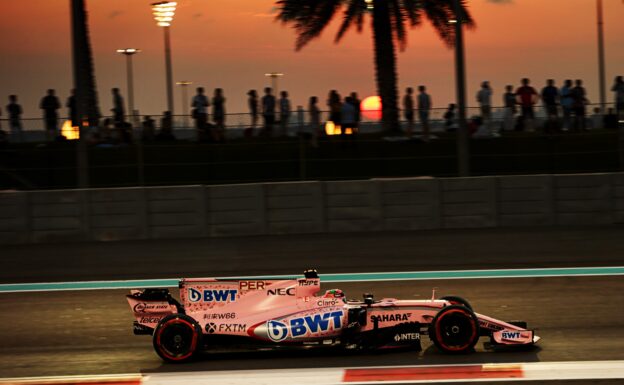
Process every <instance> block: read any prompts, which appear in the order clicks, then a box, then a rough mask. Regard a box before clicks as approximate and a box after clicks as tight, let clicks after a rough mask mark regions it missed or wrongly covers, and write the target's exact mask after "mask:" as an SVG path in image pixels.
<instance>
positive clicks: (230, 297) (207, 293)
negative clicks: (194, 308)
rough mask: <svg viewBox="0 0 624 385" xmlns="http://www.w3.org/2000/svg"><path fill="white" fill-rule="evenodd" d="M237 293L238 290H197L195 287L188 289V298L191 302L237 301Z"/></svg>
mask: <svg viewBox="0 0 624 385" xmlns="http://www.w3.org/2000/svg"><path fill="white" fill-rule="evenodd" d="M236 294H238V290H234V289H226V290H215V289H210V290H208V289H206V290H202V291H200V290H197V289H193V288H189V289H188V298H189V301H191V302H199V301H203V302H227V301H236Z"/></svg>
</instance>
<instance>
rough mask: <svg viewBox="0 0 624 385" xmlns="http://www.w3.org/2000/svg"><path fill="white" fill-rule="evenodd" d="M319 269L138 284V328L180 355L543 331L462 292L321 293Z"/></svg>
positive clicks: (464, 345)
mask: <svg viewBox="0 0 624 385" xmlns="http://www.w3.org/2000/svg"><path fill="white" fill-rule="evenodd" d="M320 284H321V282H320V279H319V277H318V275H317V273H316V271H315V270H308V271H306V272H305V273H304V278H293V279H213V278H206V279H182V280H180V283H179V287H180V302H178V301H177V300H176V299H174V298H173V297H172V296H171V294H170V293H169V290H168V289H145V290H132V291H131V294H130V295H128V296H127V299H128V303H129V304H130V307H131V308H132V310H133V312H134V317H135V318H136V321H134V333H135V334H148V335H152V336H153V343H154V349H156V353H158V355H159V356H160V357H162V358H163V359H164V360H166V361H171V362H182V361H186V360H189V359H191V358H192V357H193V356H194V355H195V354H196V353H197V352H200V351H202V350H205V349H207V348H211V347H216V346H223V345H229V346H232V345H234V344H236V345H245V346H253V347H260V346H262V347H267V346H272V347H285V346H291V347H292V346H295V347H310V346H319V347H320V346H333V347H344V348H346V349H389V348H402V347H403V348H412V349H420V348H421V345H420V336H421V335H424V334H426V335H428V336H429V339H431V341H433V343H434V344H435V345H436V346H437V347H438V348H439V349H440V350H441V351H443V352H445V353H451V354H457V353H467V352H471V351H473V347H474V346H475V344H476V343H477V341H478V340H479V337H480V336H487V337H490V344H491V345H493V346H497V345H498V346H500V345H508V346H514V345H515V346H518V345H520V346H526V345H532V344H535V343H536V342H537V341H538V340H539V339H540V337H538V336H536V335H535V334H534V332H533V330H529V329H527V328H526V323H525V322H513V321H512V322H503V321H500V320H497V319H494V318H491V317H487V316H484V315H482V314H478V313H474V312H473V311H472V307H471V306H470V304H469V303H468V302H467V301H466V300H464V299H462V298H460V297H442V298H440V299H435V295H434V298H432V299H431V300H398V299H394V298H383V299H381V300H375V299H374V298H373V296H372V295H371V294H364V300H363V301H357V300H347V299H346V298H345V296H344V294H343V292H342V291H341V290H338V289H334V290H328V291H326V292H325V293H324V295H322V296H318V295H317V294H318V292H319V291H320V288H321V287H320Z"/></svg>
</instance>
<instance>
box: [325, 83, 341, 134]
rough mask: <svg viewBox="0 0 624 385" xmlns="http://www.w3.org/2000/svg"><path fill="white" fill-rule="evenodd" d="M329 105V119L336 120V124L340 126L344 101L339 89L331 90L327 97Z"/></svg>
mask: <svg viewBox="0 0 624 385" xmlns="http://www.w3.org/2000/svg"><path fill="white" fill-rule="evenodd" d="M327 107H329V120H330V121H332V122H334V125H335V126H340V111H341V110H342V102H341V101H340V94H338V91H336V90H331V91H329V96H328V98H327Z"/></svg>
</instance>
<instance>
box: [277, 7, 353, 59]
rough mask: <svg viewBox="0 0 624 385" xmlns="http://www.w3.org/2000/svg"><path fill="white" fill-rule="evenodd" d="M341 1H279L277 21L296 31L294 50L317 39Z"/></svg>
mask: <svg viewBox="0 0 624 385" xmlns="http://www.w3.org/2000/svg"><path fill="white" fill-rule="evenodd" d="M342 2H343V0H280V1H278V2H277V3H276V4H277V8H278V11H279V12H278V15H277V17H276V19H277V20H279V21H281V22H282V23H285V24H292V26H293V28H294V29H295V31H297V41H296V43H295V49H297V50H300V49H301V48H303V47H304V46H305V45H306V44H308V43H309V42H310V40H312V39H314V38H316V37H319V36H320V35H321V32H323V30H324V29H325V27H326V26H327V25H328V24H329V22H330V21H331V19H332V18H333V17H334V15H335V13H336V12H337V11H338V9H339V8H340V7H341V5H342Z"/></svg>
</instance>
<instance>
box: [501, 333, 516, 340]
mask: <svg viewBox="0 0 624 385" xmlns="http://www.w3.org/2000/svg"><path fill="white" fill-rule="evenodd" d="M503 338H507V339H516V338H520V332H503Z"/></svg>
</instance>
